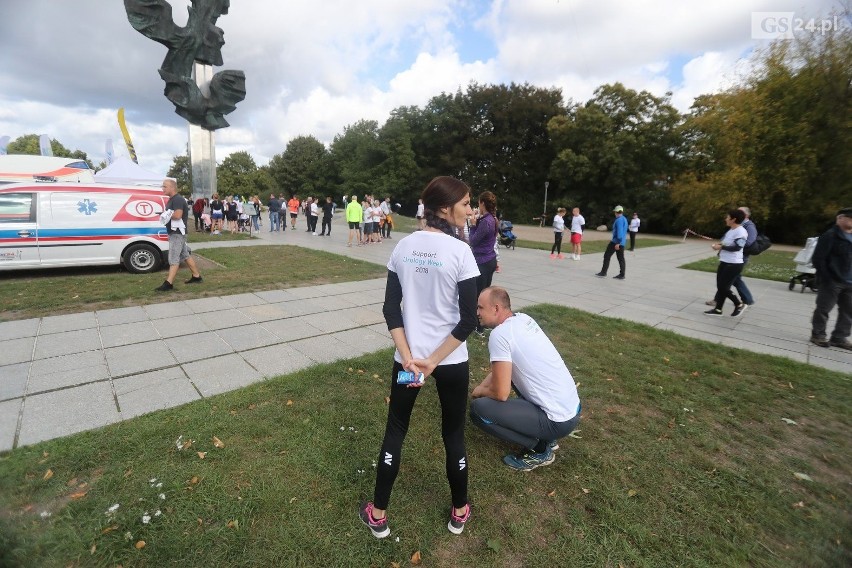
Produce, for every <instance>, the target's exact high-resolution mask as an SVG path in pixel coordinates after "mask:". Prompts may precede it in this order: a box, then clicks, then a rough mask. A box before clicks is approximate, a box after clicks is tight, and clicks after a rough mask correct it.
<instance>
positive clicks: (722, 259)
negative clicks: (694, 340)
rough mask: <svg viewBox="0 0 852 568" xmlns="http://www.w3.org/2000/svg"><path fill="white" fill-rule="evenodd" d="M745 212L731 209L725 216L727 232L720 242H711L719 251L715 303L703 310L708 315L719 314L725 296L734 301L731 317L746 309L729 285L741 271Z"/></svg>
mask: <svg viewBox="0 0 852 568" xmlns="http://www.w3.org/2000/svg"><path fill="white" fill-rule="evenodd" d="M744 220H745V213H743V212H742V211H740V210H739V209H731V210H730V211H728V214H727V216H725V224H726V225H728V232H727V233H725V236H724V237H722V242H721V243H713V244H712V245H710V247H711V248H712V249H713V250H715V251H718V252H719V268H717V269H716V297H715V298H714V300H716V305H715V306H714V307H713V309H710V310H707V311H706V312H704V313H705V314H706V315H708V316H721V315H722V306H723V305H724V304H725V298H730V300H731V301H732V302H733V303H734V311H733V312H732V313H731V316H732V317H739V316H740V314H742V313H743V312H744V311H745V309H746V304H745V303H744V302H743V301H742V300H740V299H739V298H738V297H737V295H736V294H734V293H733V292H732V291H731V285H732V284H733V283H734V280H735V279H736V277H737V276H738V275H739V274H740V273H741V272H742V271H743V247H744V246H745V242H746V239H748V232H747V231H746V230H745V228H744V227H743V226H742V223H743V221H744Z"/></svg>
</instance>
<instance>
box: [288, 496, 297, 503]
mask: <svg viewBox="0 0 852 568" xmlns="http://www.w3.org/2000/svg"><path fill="white" fill-rule="evenodd" d="M296 499H298V497H293V498H292V499H290V502H291V503H292V502H293V501H295V500H296Z"/></svg>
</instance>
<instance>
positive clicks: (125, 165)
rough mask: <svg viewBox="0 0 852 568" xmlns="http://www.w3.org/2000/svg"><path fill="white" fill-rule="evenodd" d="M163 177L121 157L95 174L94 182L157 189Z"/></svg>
mask: <svg viewBox="0 0 852 568" xmlns="http://www.w3.org/2000/svg"><path fill="white" fill-rule="evenodd" d="M165 177H166V176H164V175H163V174H158V173H157V172H152V171H151V170H146V169H145V168H143V167H142V166H140V165H139V164H137V163H136V162H134V161H133V160H131V159H130V158H126V157H124V156H121V157H118V158H116V159H115V161H114V162H113V163H111V164H110V165H108V166H107V167H105V168H104V169H102V170H101V171H99V172H97V173H95V182H97V183H114V184H122V185H127V184H130V185H145V186H152V187H159V185H160V184H161V183H162V182H163V179H165Z"/></svg>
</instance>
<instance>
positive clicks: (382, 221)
mask: <svg viewBox="0 0 852 568" xmlns="http://www.w3.org/2000/svg"><path fill="white" fill-rule="evenodd" d="M346 197H347V196H345V195H344V196H343V201H344V203H345V202H346ZM346 222H347V223H348V225H349V241H348V242H347V244H346V246H350V247H351V246H352V241H353V238H355V237H356V236H357V239H355V244H356V245H358V246H363V245H369V244H373V243H380V242H382V240H383V239H390V238H392V237H391V231H392V230H393V228H394V225H393V208H392V207H391V202H390V197H386V198H385V199H384V201H380V200H379V199H376V198H374V197H373V196H372V195H365V196H364V199H363V200H362V201H361V202H359V201H358V196H357V195H352V196H351V197H350V198H349V203H347V204H346ZM362 225H363V228H362ZM330 231H331V228H329V232H330Z"/></svg>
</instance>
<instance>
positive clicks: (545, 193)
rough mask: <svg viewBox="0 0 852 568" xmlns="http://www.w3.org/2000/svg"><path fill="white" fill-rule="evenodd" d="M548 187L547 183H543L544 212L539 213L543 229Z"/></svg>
mask: <svg viewBox="0 0 852 568" xmlns="http://www.w3.org/2000/svg"><path fill="white" fill-rule="evenodd" d="M549 185H550V182H549V181H546V182H544V210H543V211H542V212H541V226H542V227H544V218H545V216H546V215H547V186H549Z"/></svg>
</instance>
